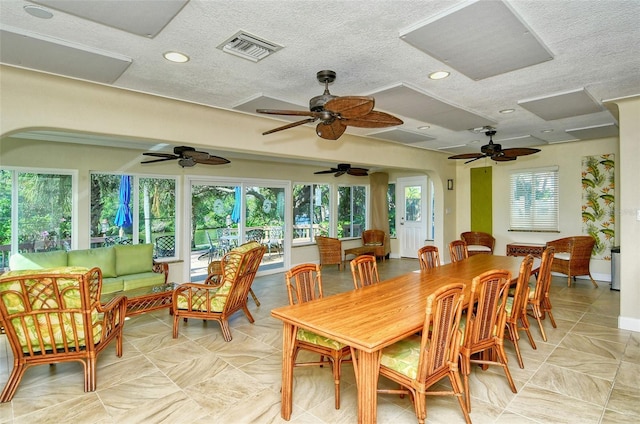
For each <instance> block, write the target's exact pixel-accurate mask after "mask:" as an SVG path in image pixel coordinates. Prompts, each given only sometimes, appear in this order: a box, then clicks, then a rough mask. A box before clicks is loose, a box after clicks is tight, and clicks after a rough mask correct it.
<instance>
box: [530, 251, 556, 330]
mask: <svg viewBox="0 0 640 424" xmlns="http://www.w3.org/2000/svg"><path fill="white" fill-rule="evenodd" d="M554 255H555V249H554V248H553V247H551V246H549V247H547V248H546V249H544V251H543V252H542V259H541V260H540V269H539V270H538V278H537V280H536V282H535V284H534V285H531V284H530V285H529V302H528V309H527V311H528V312H527V313H528V314H529V315H530V316H532V317H534V318H535V319H536V321H537V322H538V326H539V327H540V334H541V335H542V340H544V341H545V342H546V341H547V334H546V333H545V331H544V326H543V325H542V320H543V319H545V316H546V315H547V314H548V315H549V321H551V325H552V326H553V328H556V320H555V319H553V314H552V313H551V299H550V298H549V290H550V288H551V270H552V269H553V268H552V263H553V257H554Z"/></svg>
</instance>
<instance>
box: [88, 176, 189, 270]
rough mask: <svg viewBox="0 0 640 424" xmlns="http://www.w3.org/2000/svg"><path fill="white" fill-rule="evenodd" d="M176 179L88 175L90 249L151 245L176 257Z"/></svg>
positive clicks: (157, 252)
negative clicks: (89, 178) (118, 245)
mask: <svg viewBox="0 0 640 424" xmlns="http://www.w3.org/2000/svg"><path fill="white" fill-rule="evenodd" d="M175 235H176V179H175V178H158V177H153V178H150V177H143V176H135V175H134V176H128V175H115V174H91V246H92V247H101V246H108V245H111V244H129V243H131V244H138V243H153V244H154V245H155V252H154V254H155V256H156V257H174V256H177V255H176V240H175Z"/></svg>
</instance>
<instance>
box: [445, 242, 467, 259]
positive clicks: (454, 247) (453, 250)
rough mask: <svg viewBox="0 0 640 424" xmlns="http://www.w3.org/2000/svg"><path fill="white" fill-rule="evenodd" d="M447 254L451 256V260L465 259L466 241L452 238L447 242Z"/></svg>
mask: <svg viewBox="0 0 640 424" xmlns="http://www.w3.org/2000/svg"><path fill="white" fill-rule="evenodd" d="M449 256H451V262H458V261H461V260H463V259H467V258H468V257H469V251H468V250H467V242H465V241H464V240H454V241H452V242H451V243H449Z"/></svg>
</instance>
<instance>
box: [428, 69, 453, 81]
mask: <svg viewBox="0 0 640 424" xmlns="http://www.w3.org/2000/svg"><path fill="white" fill-rule="evenodd" d="M449 75H450V74H449V72H447V71H436V72H432V73H430V74H429V79H432V80H439V79H442V78H446V77H448V76H449Z"/></svg>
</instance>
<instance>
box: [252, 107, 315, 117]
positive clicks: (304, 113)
mask: <svg viewBox="0 0 640 424" xmlns="http://www.w3.org/2000/svg"><path fill="white" fill-rule="evenodd" d="M256 112H258V113H266V114H268V115H294V116H313V117H316V118H317V117H318V112H312V111H310V110H277V109H256Z"/></svg>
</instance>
